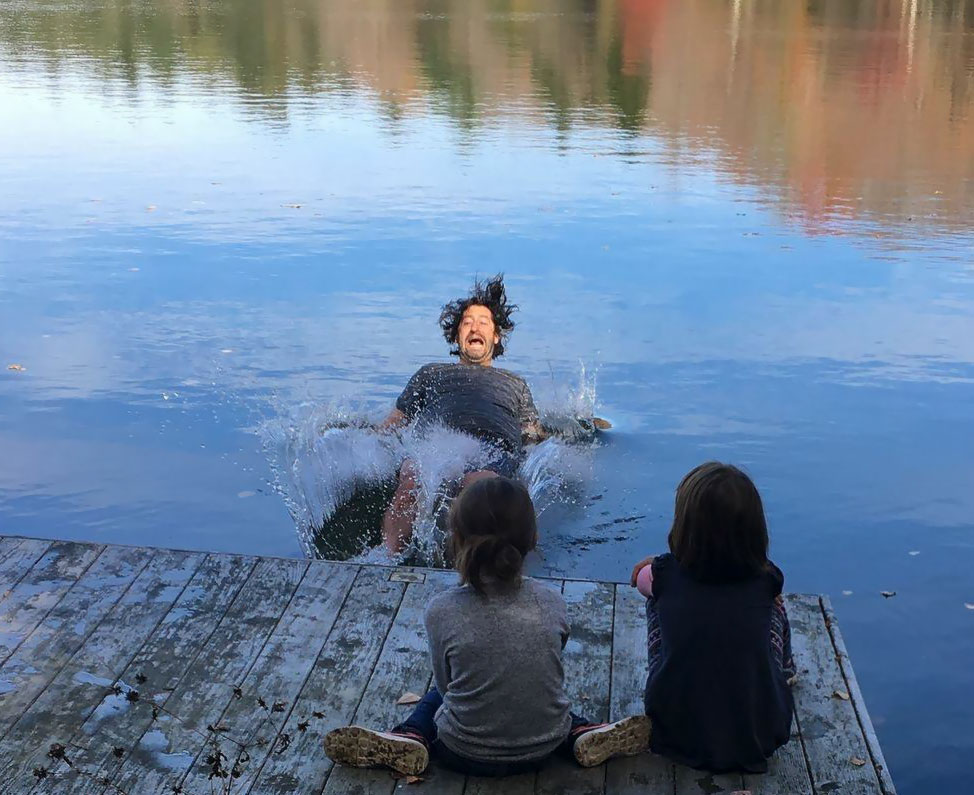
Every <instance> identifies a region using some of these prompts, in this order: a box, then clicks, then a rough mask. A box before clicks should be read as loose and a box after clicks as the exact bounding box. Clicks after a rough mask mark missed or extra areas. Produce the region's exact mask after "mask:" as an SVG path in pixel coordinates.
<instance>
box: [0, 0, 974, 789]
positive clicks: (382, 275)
mask: <svg viewBox="0 0 974 795" xmlns="http://www.w3.org/2000/svg"><path fill="white" fill-rule="evenodd" d="M972 106H974V4H972V2H970V0H957V1H956V2H950V1H949V0H943V1H942V2H929V0H902V2H901V0H870V1H869V2H867V1H866V0H862V1H861V2H855V1H854V0H832V1H830V0H822V1H821V2H815V3H807V4H804V3H802V4H799V3H781V4H779V3H769V2H755V1H754V0H733V1H731V0H727V2H720V0H682V2H677V1H676V0H671V1H668V0H616V1H615V2H597V0H587V1H585V2H583V1H582V0H561V2H554V0H551V2H545V0H525V1H524V2H513V0H512V1H510V2H503V0H494V1H492V2H486V1H484V0H467V1H466V2H462V3H461V2H458V3H455V4H454V3H450V2H433V1H432V0H430V1H428V2H419V0H415V1H414V2H409V1H407V0H385V1H382V0H360V1H359V2H356V3H343V2H337V1H336V2H328V1H327V0H321V1H320V2H316V1H315V0H290V2H287V3H281V2H277V1H276V0H273V1H272V0H266V1H264V2H259V1H258V0H252V1H248V2H244V1H243V0H240V1H239V2H234V0H207V1H206V2H203V3H185V2H179V1H178V0H155V2H145V3H129V2H124V1H123V0H73V1H72V0H63V1H56V0H7V1H6V2H4V3H2V4H0V121H2V123H0V181H2V190H0V365H2V369H0V446H2V449H3V451H4V452H3V456H2V458H0V527H2V530H3V531H4V532H16V533H24V534H31V535H39V536H51V537H61V538H73V539H84V540H94V541H107V542H125V543H139V544H157V545H163V546H175V547H193V548H201V549H212V550H232V551H235V552H246V553H262V554H275V555H300V554H302V547H301V545H300V543H299V533H298V531H297V529H296V527H295V523H294V522H293V521H292V519H291V517H290V515H289V511H288V508H287V506H286V504H285V501H284V500H283V499H282V497H281V496H280V495H279V494H278V493H277V492H276V491H275V488H274V486H273V484H274V481H275V473H274V470H273V468H272V464H271V459H269V457H268V454H267V453H266V452H265V450H264V446H263V444H262V441H261V437H260V435H259V434H258V432H257V429H258V428H259V427H260V426H261V424H262V423H268V422H269V423H271V424H274V423H277V424H278V425H279V426H281V427H285V426H287V424H288V422H290V419H291V418H292V417H294V416H296V415H298V414H300V413H301V412H302V411H307V409H308V407H309V406H319V407H321V406H324V407H329V409H328V410H336V411H337V410H346V411H352V412H358V413H369V412H374V413H381V412H383V411H385V410H386V409H387V408H388V407H389V406H390V405H391V403H392V401H393V400H394V399H395V396H396V395H397V394H398V392H399V390H400V389H401V387H402V385H403V384H404V382H405V380H406V379H407V378H408V376H409V375H410V374H411V373H412V372H413V371H414V370H415V369H416V368H417V367H418V366H419V365H421V364H423V363H425V362H428V361H431V360H442V359H444V358H445V354H446V349H445V346H444V344H443V341H442V339H441V338H440V337H439V335H438V331H437V327H436V325H435V321H436V317H437V315H438V310H439V307H440V305H441V304H442V303H443V302H445V301H446V300H449V299H451V298H453V297H454V296H455V295H458V294H461V293H462V292H464V291H465V290H466V289H467V287H468V286H469V284H470V282H471V280H472V278H473V276H474V275H476V274H481V275H485V274H491V273H494V272H496V271H500V270H503V271H505V272H506V273H507V277H508V285H509V292H510V293H511V297H512V298H513V300H515V301H516V302H517V303H518V304H520V307H521V311H520V313H519V316H518V321H519V322H518V327H517V329H516V331H515V332H514V335H513V337H512V340H511V343H510V346H509V352H508V355H507V356H506V357H505V364H506V366H508V367H510V368H512V369H514V370H516V371H518V372H520V373H522V374H524V375H525V376H526V377H527V378H528V380H529V381H530V383H531V385H532V387H533V389H534V391H535V394H536V396H537V397H538V399H539V402H540V403H541V404H542V405H546V406H549V407H556V408H557V407H559V406H560V407H564V406H566V405H568V402H569V401H570V400H571V394H572V392H573V391H577V390H578V385H579V382H580V379H581V378H582V373H583V369H584V373H585V379H586V381H585V383H587V384H588V385H589V386H591V379H592V377H593V374H594V379H595V385H596V391H595V394H596V396H597V408H598V412H599V413H600V414H602V415H604V416H607V417H610V418H611V419H612V420H613V421H614V423H615V426H616V427H615V430H614V431H613V432H612V433H611V435H609V436H607V437H606V438H605V440H604V442H603V444H602V445H601V446H600V447H598V448H597V449H595V450H593V451H591V452H590V461H589V463H590V469H591V472H590V474H589V475H588V477H587V480H586V482H585V484H584V489H583V492H582V494H581V496H580V497H579V498H578V499H577V500H576V501H575V502H574V503H573V504H561V505H556V506H554V508H553V509H552V510H550V511H547V512H546V513H545V514H544V515H543V517H542V525H543V527H542V529H543V533H544V542H543V549H542V554H541V555H540V557H539V559H538V560H537V561H536V562H535V563H534V569H535V571H537V572H544V573H553V574H572V575H574V576H581V577H598V578H606V579H617V580H618V579H623V578H624V577H625V576H626V572H627V569H628V567H629V566H630V565H631V562H632V560H633V559H635V558H637V557H640V556H642V555H644V554H648V553H651V552H653V551H656V550H660V549H662V548H663V546H664V543H665V535H666V532H667V529H668V524H667V523H668V520H669V518H670V515H671V504H672V492H673V488H674V486H675V484H676V483H677V481H678V480H679V478H680V476H681V475H682V474H683V473H684V472H685V471H686V470H687V469H689V468H690V467H691V466H693V465H694V464H696V463H699V462H700V461H701V460H703V459H707V458H720V459H724V460H729V461H732V462H735V463H738V464H741V465H743V466H745V467H746V468H747V469H748V470H749V471H750V472H751V474H752V475H753V476H754V478H755V480H756V481H757V483H758V485H759V487H760V488H761V490H762V492H763V494H764V496H765V500H766V506H767V510H768V514H769V522H770V526H771V532H772V544H773V554H774V557H775V559H776V561H777V562H778V563H779V564H780V565H781V567H782V568H783V570H784V571H785V573H786V577H787V580H788V587H789V589H791V590H800V591H816V592H825V593H828V594H830V595H831V597H832V599H833V601H834V602H835V603H836V608H837V611H838V614H839V616H840V618H841V620H842V624H843V631H844V634H845V637H846V641H847V643H848V645H849V647H850V651H851V654H852V656H853V658H854V661H855V666H856V671H857V673H858V674H859V677H860V680H861V683H862V688H863V691H864V694H865V697H866V700H867V702H868V704H869V707H870V709H871V711H872V714H873V719H874V722H875V723H876V725H877V729H878V732H879V735H880V739H881V741H882V743H883V745H884V748H885V751H886V754H887V758H888V761H889V763H890V766H891V768H892V771H893V775H894V778H895V780H896V781H897V784H898V787H899V789H900V792H901V793H903V794H904V795H916V794H917V793H960V792H966V791H968V790H969V786H970V780H971V776H972V774H974V769H972V763H971V759H972V755H974V666H972V665H971V660H972V659H974V609H972V608H971V604H974V575H972V571H974V524H972V521H974V520H972V517H974V458H972V454H971V450H972V449H974V422H972V420H974V408H972V406H974V321H972V317H974V231H972V226H971V221H972V219H974V110H972ZM8 364H19V365H22V367H24V368H26V369H25V370H23V371H21V372H18V371H13V370H7V365H8ZM881 590H895V591H896V593H897V595H896V597H895V598H892V599H888V600H887V599H883V598H882V597H881V596H880V593H879V592H880V591H881ZM965 603H967V606H965Z"/></svg>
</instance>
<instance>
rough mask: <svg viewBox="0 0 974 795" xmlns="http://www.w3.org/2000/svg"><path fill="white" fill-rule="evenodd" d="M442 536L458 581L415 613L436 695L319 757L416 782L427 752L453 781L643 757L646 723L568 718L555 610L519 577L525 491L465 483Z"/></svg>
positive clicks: (335, 735)
mask: <svg viewBox="0 0 974 795" xmlns="http://www.w3.org/2000/svg"><path fill="white" fill-rule="evenodd" d="M450 527H451V538H450V542H449V543H450V544H451V546H452V550H453V553H454V556H455V561H456V568H457V570H458V572H459V573H460V584H459V585H458V586H456V587H454V588H450V589H449V590H447V591H444V592H443V593H440V594H438V595H437V596H436V597H434V598H433V599H432V600H431V601H430V603H429V605H428V606H427V608H426V615H425V624H426V632H427V637H428V640H429V649H430V657H431V660H432V664H433V681H434V685H435V687H433V688H432V689H431V690H430V691H429V692H428V693H427V694H426V696H425V697H424V698H423V699H422V701H421V702H420V703H419V704H418V705H417V706H416V709H415V710H413V713H412V714H411V715H410V716H409V717H408V718H407V719H406V720H405V721H404V722H403V723H401V724H400V725H398V726H396V727H395V728H394V729H392V730H391V731H390V732H379V731H374V730H372V729H366V728H362V727H359V726H347V727H344V728H341V729H335V730H334V731H332V732H329V734H328V735H327V736H326V738H325V750H326V752H327V753H328V755H329V756H330V757H331V758H332V759H333V760H334V761H336V762H340V763H342V764H346V765H354V766H357V767H372V766H376V765H381V766H386V767H391V768H392V769H394V770H396V771H398V772H400V773H404V774H407V775H418V774H419V773H421V772H422V771H423V770H424V769H425V768H426V765H427V764H428V762H429V755H430V753H431V752H432V753H433V754H435V755H436V757H437V759H439V761H440V762H441V763H442V764H444V765H445V766H447V767H450V768H452V769H454V770H456V771H458V772H460V773H465V774H467V775H475V776H506V775H514V774H517V773H523V772H526V771H529V770H536V769H537V768H538V766H539V765H540V764H541V763H542V762H543V761H544V760H545V759H546V758H547V757H549V756H551V755H552V754H553V753H556V752H561V753H566V754H568V755H571V756H573V757H574V758H575V759H576V760H577V761H578V762H579V764H581V765H584V766H586V767H589V766H594V765H598V764H601V763H602V762H604V761H605V760H606V759H608V758H609V757H611V756H615V755H617V754H631V753H638V752H639V751H642V750H643V749H645V748H646V747H647V745H648V744H649V720H648V718H646V717H645V716H634V717H631V718H625V719H623V720H621V721H616V722H615V723H610V724H594V723H592V722H590V721H588V720H586V719H585V718H582V717H580V716H578V715H575V714H574V713H572V712H571V711H570V706H571V705H570V704H569V701H568V698H567V696H566V695H565V689H564V670H563V668H562V661H561V654H562V650H563V649H564V647H565V643H566V642H567V640H568V632H569V627H568V618H567V609H566V606H565V602H564V600H563V599H562V597H561V594H560V593H558V592H557V591H556V590H554V589H552V588H550V587H548V586H545V585H542V584H541V583H539V582H537V581H535V580H531V579H529V578H527V577H523V576H522V575H521V569H522V566H523V562H524V557H525V555H527V554H528V552H530V551H531V550H532V549H534V547H535V544H536V543H537V525H536V520H535V513H534V506H533V505H532V503H531V498H530V496H529V495H528V492H527V490H526V489H525V488H524V486H522V485H521V484H520V483H518V482H517V481H514V480H510V479H508V478H504V477H491V478H484V479H481V480H477V481H475V482H474V483H472V484H471V485H469V486H468V487H467V488H466V489H464V490H463V492H461V494H460V496H459V497H457V499H456V500H455V501H454V504H453V506H452V508H451V511H450Z"/></svg>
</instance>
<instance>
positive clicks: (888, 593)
mask: <svg viewBox="0 0 974 795" xmlns="http://www.w3.org/2000/svg"><path fill="white" fill-rule="evenodd" d="M880 593H881V594H882V595H883V596H885V597H886V598H887V599H889V598H890V597H891V596H896V591H880Z"/></svg>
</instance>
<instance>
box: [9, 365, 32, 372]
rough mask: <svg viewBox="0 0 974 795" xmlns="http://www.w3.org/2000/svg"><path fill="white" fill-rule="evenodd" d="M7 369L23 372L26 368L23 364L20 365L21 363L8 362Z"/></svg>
mask: <svg viewBox="0 0 974 795" xmlns="http://www.w3.org/2000/svg"><path fill="white" fill-rule="evenodd" d="M7 369H8V370H13V371H14V372H15V373H22V372H24V371H25V370H26V369H27V368H26V367H24V365H22V364H8V365H7Z"/></svg>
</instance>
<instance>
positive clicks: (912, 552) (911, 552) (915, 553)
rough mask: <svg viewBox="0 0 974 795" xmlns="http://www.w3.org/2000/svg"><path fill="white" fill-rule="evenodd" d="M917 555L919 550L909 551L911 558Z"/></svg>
mask: <svg viewBox="0 0 974 795" xmlns="http://www.w3.org/2000/svg"><path fill="white" fill-rule="evenodd" d="M919 554H920V550H919V549H911V550H910V555H912V556H913V557H916V556H917V555H919Z"/></svg>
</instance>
